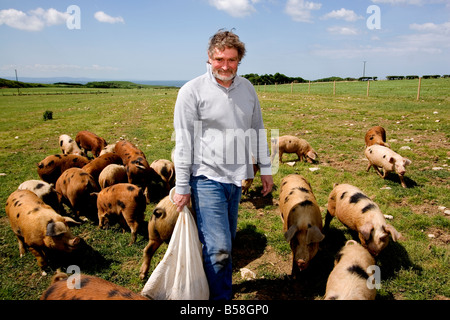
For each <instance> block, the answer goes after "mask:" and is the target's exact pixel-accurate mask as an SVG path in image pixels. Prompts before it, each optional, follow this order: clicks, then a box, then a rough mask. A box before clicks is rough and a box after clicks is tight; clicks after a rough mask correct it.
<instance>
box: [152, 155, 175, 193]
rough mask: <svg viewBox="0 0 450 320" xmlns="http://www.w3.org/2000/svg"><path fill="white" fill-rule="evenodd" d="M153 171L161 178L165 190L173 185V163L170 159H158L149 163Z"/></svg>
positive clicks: (168, 189)
mask: <svg viewBox="0 0 450 320" xmlns="http://www.w3.org/2000/svg"><path fill="white" fill-rule="evenodd" d="M150 168H153V170H155V172H156V173H157V174H158V175H159V176H160V177H161V179H162V180H163V182H164V184H165V187H166V189H167V191H170V189H172V188H173V187H174V186H175V165H174V164H173V162H172V161H170V160H166V159H158V160H155V161H153V162H152V163H151V164H150Z"/></svg>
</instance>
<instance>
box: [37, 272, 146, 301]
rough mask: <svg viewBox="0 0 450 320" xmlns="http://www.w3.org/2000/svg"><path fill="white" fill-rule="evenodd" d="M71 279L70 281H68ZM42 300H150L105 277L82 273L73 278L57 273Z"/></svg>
mask: <svg viewBox="0 0 450 320" xmlns="http://www.w3.org/2000/svg"><path fill="white" fill-rule="evenodd" d="M68 281H69V282H68ZM77 281H79V282H77ZM40 299H41V300H148V299H147V298H146V297H144V296H142V295H140V294H137V293H135V292H133V291H131V290H129V289H127V288H124V287H121V286H119V285H117V284H114V283H112V282H109V281H106V280H104V279H101V278H98V277H94V276H89V275H85V274H80V275H79V277H78V276H76V275H73V278H69V276H68V275H67V274H65V273H57V274H56V275H55V276H54V277H53V278H52V283H51V284H50V286H49V287H48V288H47V290H45V291H44V292H43V293H42V295H41V298H40Z"/></svg>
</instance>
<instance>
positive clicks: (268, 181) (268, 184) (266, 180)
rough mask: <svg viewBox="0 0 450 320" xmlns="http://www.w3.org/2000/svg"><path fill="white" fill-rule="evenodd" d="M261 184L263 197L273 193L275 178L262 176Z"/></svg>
mask: <svg viewBox="0 0 450 320" xmlns="http://www.w3.org/2000/svg"><path fill="white" fill-rule="evenodd" d="M261 182H262V186H263V188H262V190H261V193H262V195H263V197H265V196H266V195H268V194H269V192H271V191H272V187H273V178H272V176H271V175H261Z"/></svg>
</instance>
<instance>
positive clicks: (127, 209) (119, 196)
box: [97, 183, 147, 244]
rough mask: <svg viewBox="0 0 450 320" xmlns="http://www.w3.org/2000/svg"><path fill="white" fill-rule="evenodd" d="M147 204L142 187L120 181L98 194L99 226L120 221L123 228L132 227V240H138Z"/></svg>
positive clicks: (132, 241)
mask: <svg viewBox="0 0 450 320" xmlns="http://www.w3.org/2000/svg"><path fill="white" fill-rule="evenodd" d="M146 205H147V201H146V198H145V196H144V193H143V192H142V190H141V188H139V187H138V186H135V185H133V184H130V183H118V184H115V185H113V186H111V187H107V188H105V189H103V190H102V191H100V192H99V193H98V195H97V209H98V220H99V227H100V228H104V227H108V226H109V225H110V224H112V222H113V221H115V220H116V221H117V220H118V222H119V224H120V225H121V226H122V228H123V229H125V228H126V226H127V225H128V227H130V229H131V242H130V244H133V243H134V242H136V237H137V232H138V231H139V230H140V229H141V228H142V227H143V226H144V212H145V207H146Z"/></svg>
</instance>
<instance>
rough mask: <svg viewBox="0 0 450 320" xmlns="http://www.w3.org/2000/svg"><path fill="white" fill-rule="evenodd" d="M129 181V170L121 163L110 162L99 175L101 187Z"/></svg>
mask: <svg viewBox="0 0 450 320" xmlns="http://www.w3.org/2000/svg"><path fill="white" fill-rule="evenodd" d="M125 182H128V176H127V170H126V169H125V166H123V165H120V164H110V165H108V166H106V167H105V168H104V169H103V170H102V172H101V173H100V175H99V177H98V184H99V185H100V188H101V189H104V188H107V187H110V186H112V185H113V184H116V183H125Z"/></svg>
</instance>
